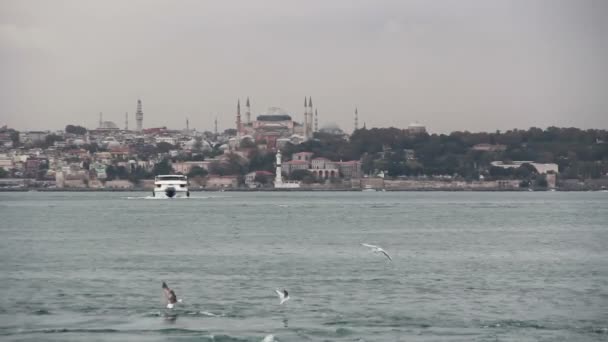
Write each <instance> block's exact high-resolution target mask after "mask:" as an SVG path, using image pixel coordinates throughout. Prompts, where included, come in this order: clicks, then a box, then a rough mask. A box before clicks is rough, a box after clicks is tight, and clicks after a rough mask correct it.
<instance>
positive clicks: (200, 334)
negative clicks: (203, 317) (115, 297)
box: [5, 328, 278, 342]
mask: <svg viewBox="0 0 608 342" xmlns="http://www.w3.org/2000/svg"><path fill="white" fill-rule="evenodd" d="M150 333H157V334H160V335H179V336H196V341H208V342H278V340H277V339H275V337H274V335H272V334H270V335H266V336H264V337H260V336H251V337H242V336H238V337H237V336H230V335H224V334H219V335H213V334H210V333H209V332H208V331H205V330H195V329H185V328H164V329H156V330H118V329H78V328H77V329H68V328H56V329H43V330H30V331H20V332H19V333H18V334H19V335H24V334H103V335H109V334H146V335H149V334H150ZM9 335H10V334H9ZM5 336H6V335H5Z"/></svg>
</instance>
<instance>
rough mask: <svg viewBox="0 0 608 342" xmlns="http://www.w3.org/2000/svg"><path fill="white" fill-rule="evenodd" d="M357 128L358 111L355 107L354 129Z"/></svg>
mask: <svg viewBox="0 0 608 342" xmlns="http://www.w3.org/2000/svg"><path fill="white" fill-rule="evenodd" d="M358 129H359V111H358V110H357V107H355V131H356V130H358Z"/></svg>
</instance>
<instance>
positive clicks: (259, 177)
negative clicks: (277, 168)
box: [254, 173, 272, 185]
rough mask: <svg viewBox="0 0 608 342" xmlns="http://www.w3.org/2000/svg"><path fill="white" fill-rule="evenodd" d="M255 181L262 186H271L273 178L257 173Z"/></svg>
mask: <svg viewBox="0 0 608 342" xmlns="http://www.w3.org/2000/svg"><path fill="white" fill-rule="evenodd" d="M254 181H255V182H256V183H260V184H262V185H267V184H270V183H271V182H272V177H271V176H268V175H265V174H263V173H256V175H255V178H254Z"/></svg>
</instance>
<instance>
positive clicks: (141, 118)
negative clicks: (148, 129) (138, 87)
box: [135, 100, 144, 132]
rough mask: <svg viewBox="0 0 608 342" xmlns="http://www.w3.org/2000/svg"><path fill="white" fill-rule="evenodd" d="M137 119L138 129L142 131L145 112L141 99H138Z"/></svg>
mask: <svg viewBox="0 0 608 342" xmlns="http://www.w3.org/2000/svg"><path fill="white" fill-rule="evenodd" d="M135 121H136V122H137V131H138V132H141V131H142V129H143V123H144V112H143V111H142V109H141V100H137V111H136V112H135Z"/></svg>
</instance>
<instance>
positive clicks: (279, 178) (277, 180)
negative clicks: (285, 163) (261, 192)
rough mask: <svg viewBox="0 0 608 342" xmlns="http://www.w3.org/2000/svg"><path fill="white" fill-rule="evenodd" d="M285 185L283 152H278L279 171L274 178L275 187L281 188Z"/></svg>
mask: <svg viewBox="0 0 608 342" xmlns="http://www.w3.org/2000/svg"><path fill="white" fill-rule="evenodd" d="M282 184H283V177H282V170H281V150H277V170H276V175H275V176H274V186H275V187H276V186H277V185H278V186H281V185H282Z"/></svg>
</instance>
